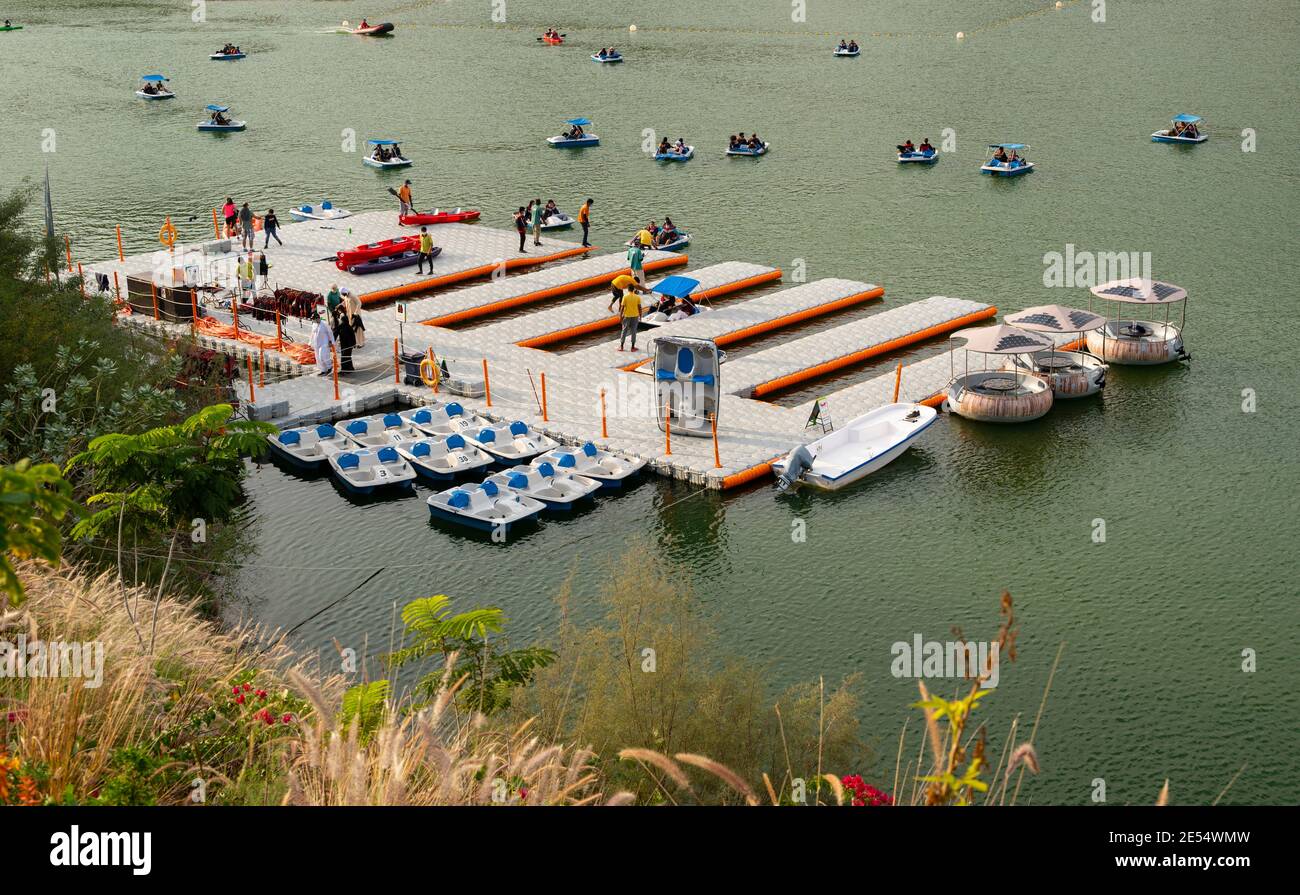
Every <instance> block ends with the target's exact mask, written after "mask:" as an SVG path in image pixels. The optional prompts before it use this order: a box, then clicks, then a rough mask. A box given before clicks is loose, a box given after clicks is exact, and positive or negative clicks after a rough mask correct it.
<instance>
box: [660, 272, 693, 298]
mask: <svg viewBox="0 0 1300 895" xmlns="http://www.w3.org/2000/svg"><path fill="white" fill-rule="evenodd" d="M699 285H700V281H699V280H692V279H691V278H690V277H668V278H667V279H665V280H663V281H662V282H660V283H659V285H657V286H651V287H650V291H651V292H657V293H659V294H660V295H668V296H671V297H672V298H686V296H688V295H690V294H691V293H692V292H694V291H695V289H696V287H697V286H699Z"/></svg>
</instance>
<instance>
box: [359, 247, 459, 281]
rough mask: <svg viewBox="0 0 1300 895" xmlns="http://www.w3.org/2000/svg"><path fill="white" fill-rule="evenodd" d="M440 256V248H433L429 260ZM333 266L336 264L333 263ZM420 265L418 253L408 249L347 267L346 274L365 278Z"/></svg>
mask: <svg viewBox="0 0 1300 895" xmlns="http://www.w3.org/2000/svg"><path fill="white" fill-rule="evenodd" d="M441 254H442V246H434V247H433V251H432V252H431V253H430V255H429V257H430V258H437V257H438V256H439V255H441ZM334 263H335V264H337V263H338V262H337V261H335V262H334ZM419 263H420V253H419V252H417V251H416V250H414V249H408V250H407V251H404V252H398V253H396V254H392V255H382V256H380V257H378V258H373V259H371V260H369V261H361V262H359V263H357V264H350V265H348V268H347V270H348V273H350V274H356V275H357V276H365V275H366V274H368V273H380V272H382V271H385V270H400V269H402V268H403V267H414V266H415V265H417V264H419Z"/></svg>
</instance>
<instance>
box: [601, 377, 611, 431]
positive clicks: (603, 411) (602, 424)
mask: <svg viewBox="0 0 1300 895" xmlns="http://www.w3.org/2000/svg"><path fill="white" fill-rule="evenodd" d="M600 437H601V438H608V437H609V426H608V425H607V424H606V422H605V390H604V389H603V388H602V389H601V390H600Z"/></svg>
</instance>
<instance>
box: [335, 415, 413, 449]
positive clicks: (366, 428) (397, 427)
mask: <svg viewBox="0 0 1300 895" xmlns="http://www.w3.org/2000/svg"><path fill="white" fill-rule="evenodd" d="M339 428H341V429H342V430H343V435H344V436H345V437H346V438H347V439H348V440H349V441H351V442H352V443H353V444H355V445H357V446H358V447H382V446H383V445H386V444H396V443H397V442H399V441H412V440H414V439H417V438H420V437H421V436H422V433H421V431H420V430H419V429H418V428H416V427H415V425H414V424H412V423H411V422H409V421H407V420H406V419H404V418H403V417H402V415H401V414H400V413H377V414H375V415H373V416H361V417H357V418H356V419H352V420H347V421H345V422H342V423H340V424H339Z"/></svg>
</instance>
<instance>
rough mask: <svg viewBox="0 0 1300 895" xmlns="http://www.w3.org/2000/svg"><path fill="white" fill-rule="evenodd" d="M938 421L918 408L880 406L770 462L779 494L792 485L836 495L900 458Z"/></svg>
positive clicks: (934, 413) (931, 412)
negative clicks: (846, 486)
mask: <svg viewBox="0 0 1300 895" xmlns="http://www.w3.org/2000/svg"><path fill="white" fill-rule="evenodd" d="M937 417H938V412H937V411H935V409H934V408H933V407H926V406H925V405H924V404H912V403H900V404H886V405H885V406H884V407H877V408H876V409H875V410H873V411H871V412H870V413H865V414H863V415H862V416H860V417H858V418H857V419H855V420H853V421H852V422H850V423H849V424H848V425H847V426H845V427H844V428H842V429H836V430H835V431H833V432H831V433H829V434H827V435H823V436H822V437H821V438H818V439H817V440H816V441H813V442H810V443H809V444H806V445H800V446H799V447H797V448H795V449H794V450H792V451H791V452H790V453H789V454H788V455H787V456H786V457H785V459H783V460H777V461H776V462H774V463H773V464H772V471H773V472H775V473H776V475H777V478H776V486H777V487H778V488H780V489H781V490H782V491H785V490H787V489H788V488H789V487H790V486H791V485H794V484H796V483H800V484H807V485H812V486H813V487H816V488H822V489H824V490H826V491H836V490H838V489H840V488H843V487H844V486H845V485H851V484H853V483H854V482H856V481H858V480H860V479H863V478H866V477H867V476H869V475H871V473H873V472H876V471H877V470H880V469H882V468H884V467H885V466H887V465H889V464H890V463H892V462H893V461H894V460H897V459H898V458H899V457H900V456H902V455H903V452H904V451H906V450H907V449H908V448H910V447H911V446H912V445H913V444H914V443H915V442H916V439H917V438H918V437H919V436H920V435H921V433H922V432H924V431H925V430H926V429H928V428H930V426H931V424H933V423H934V421H935V419H936V418H937Z"/></svg>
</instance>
